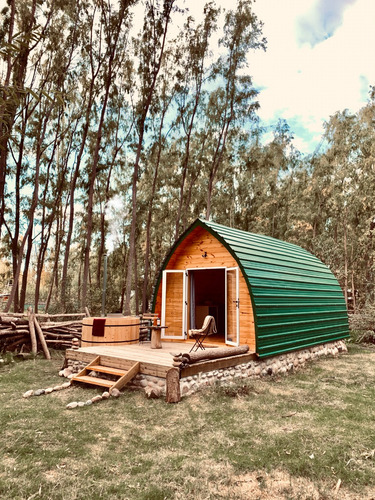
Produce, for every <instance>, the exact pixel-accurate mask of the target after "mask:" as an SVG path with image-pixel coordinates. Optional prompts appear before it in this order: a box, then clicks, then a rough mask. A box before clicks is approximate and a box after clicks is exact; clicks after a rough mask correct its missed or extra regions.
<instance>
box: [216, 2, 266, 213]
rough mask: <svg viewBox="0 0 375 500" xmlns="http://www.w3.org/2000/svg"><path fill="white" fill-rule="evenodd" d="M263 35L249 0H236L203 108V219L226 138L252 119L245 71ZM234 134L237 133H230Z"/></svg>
mask: <svg viewBox="0 0 375 500" xmlns="http://www.w3.org/2000/svg"><path fill="white" fill-rule="evenodd" d="M265 44H266V41H265V39H264V38H262V23H261V22H260V21H259V20H258V18H257V16H256V15H255V13H254V12H253V10H252V5H251V2H250V1H249V0H238V3H237V8H236V10H235V11H232V10H230V11H228V12H227V13H226V16H225V23H224V36H223V37H222V38H221V39H220V42H219V46H221V47H223V49H224V51H225V52H224V54H223V55H222V56H220V58H219V61H218V62H217V64H216V74H217V80H218V82H219V86H218V87H217V88H216V89H214V90H213V91H212V92H211V93H210V97H209V100H208V104H207V108H206V130H208V131H209V133H210V135H211V137H212V138H213V140H212V144H211V147H210V149H211V152H210V155H211V159H210V164H209V168H208V172H207V175H208V185H207V202H206V219H207V220H208V219H209V218H210V214H211V202H212V194H213V189H214V186H215V182H216V179H217V176H218V172H219V169H220V167H221V165H222V162H223V159H224V156H225V153H226V143H227V140H228V139H230V138H231V132H232V129H233V128H234V126H235V125H236V124H242V123H244V122H247V124H249V123H251V122H252V121H254V120H255V118H256V116H255V111H256V109H257V108H258V103H257V101H256V100H255V98H256V96H257V93H258V92H257V91H256V90H255V88H254V86H253V83H252V78H251V76H250V75H248V74H245V69H246V68H247V67H248V57H249V53H250V51H252V50H255V49H260V48H262V49H265ZM232 135H233V137H235V136H236V135H237V134H236V133H235V131H234V133H233V134H232Z"/></svg>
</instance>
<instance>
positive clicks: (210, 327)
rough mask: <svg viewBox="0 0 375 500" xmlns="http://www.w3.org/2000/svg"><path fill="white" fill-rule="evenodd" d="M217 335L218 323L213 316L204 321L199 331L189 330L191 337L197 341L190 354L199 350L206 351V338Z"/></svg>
mask: <svg viewBox="0 0 375 500" xmlns="http://www.w3.org/2000/svg"><path fill="white" fill-rule="evenodd" d="M214 333H216V323H215V318H214V317H213V316H206V317H205V318H204V321H203V325H202V328H199V329H197V330H189V336H190V337H192V338H193V339H194V340H195V343H194V345H193V347H192V348H191V349H190V351H189V352H192V351H194V349H195V350H196V351H197V350H198V349H205V347H204V345H203V342H204V340H205V338H206V337H208V336H209V335H212V334H214Z"/></svg>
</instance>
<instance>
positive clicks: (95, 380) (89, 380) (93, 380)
mask: <svg viewBox="0 0 375 500" xmlns="http://www.w3.org/2000/svg"><path fill="white" fill-rule="evenodd" d="M72 380H73V382H82V383H83V384H92V385H100V386H102V387H112V386H113V385H114V382H113V380H105V379H104V378H99V377H90V376H88V375H81V376H80V377H73V379H72Z"/></svg>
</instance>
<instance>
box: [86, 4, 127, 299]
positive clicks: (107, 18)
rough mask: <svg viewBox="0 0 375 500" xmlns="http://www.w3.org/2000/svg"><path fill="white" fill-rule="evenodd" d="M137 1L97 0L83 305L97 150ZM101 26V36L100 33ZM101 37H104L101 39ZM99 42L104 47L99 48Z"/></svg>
mask: <svg viewBox="0 0 375 500" xmlns="http://www.w3.org/2000/svg"><path fill="white" fill-rule="evenodd" d="M135 3H136V0H121V2H120V5H119V8H118V11H117V12H116V11H115V10H114V6H113V5H112V2H111V1H110V0H109V1H108V3H105V2H104V1H101V2H100V8H101V11H100V28H99V39H98V44H99V47H98V52H97V54H96V56H97V61H98V62H97V69H99V68H100V66H102V68H103V69H102V74H101V78H102V81H103V91H102V95H101V110H100V116H99V121H98V124H97V129H96V132H95V146H94V151H93V158H92V161H91V162H90V164H89V165H88V167H89V179H88V198H87V223H86V244H85V249H84V267H83V277H82V295H81V304H82V308H84V307H85V306H86V305H87V290H88V276H89V267H90V249H91V239H92V227H93V226H92V225H93V206H94V184H95V180H96V176H97V167H98V162H99V152H100V147H101V142H102V132H103V127H104V120H105V116H106V112H107V105H108V99H109V95H110V90H111V88H112V86H113V85H114V79H115V75H116V71H117V70H118V69H119V67H120V66H121V65H122V64H123V63H124V57H126V52H127V44H128V37H129V27H130V20H131V11H130V9H131V7H132V6H133V5H134V4H135ZM101 29H103V35H102V34H101ZM102 36H103V40H102ZM102 44H104V45H105V49H102ZM93 57H94V54H93V52H91V51H90V60H91V66H92V65H93Z"/></svg>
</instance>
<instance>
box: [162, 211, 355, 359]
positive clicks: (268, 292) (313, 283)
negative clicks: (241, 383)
mask: <svg viewBox="0 0 375 500" xmlns="http://www.w3.org/2000/svg"><path fill="white" fill-rule="evenodd" d="M198 226H200V227H203V228H205V229H206V230H207V231H209V232H210V233H211V234H212V235H213V236H215V237H216V238H217V239H218V240H219V241H221V243H223V245H224V246H225V247H226V248H227V249H228V251H229V252H230V253H231V254H232V256H233V257H234V258H235V260H236V261H237V262H238V265H239V267H240V269H241V270H242V273H243V276H244V277H245V279H246V281H247V285H248V289H249V292H250V296H251V300H252V305H253V312H254V319H255V335H256V352H257V353H258V355H259V356H261V357H263V356H270V355H274V354H279V353H283V352H287V351H292V350H296V349H303V348H305V347H310V346H313V345H317V344H322V343H325V342H332V341H335V340H339V339H343V338H346V337H348V336H349V326H348V315H347V310H346V304H345V299H344V296H343V293H342V290H341V288H340V285H339V283H338V281H337V279H336V278H335V277H334V275H333V274H332V272H331V271H330V270H329V268H328V267H327V266H326V265H325V264H323V262H321V261H320V260H319V259H318V258H317V257H315V256H314V255H312V254H311V253H309V252H308V251H307V250H304V249H303V248H301V247H299V246H297V245H294V244H292V243H287V242H284V241H280V240H277V239H275V238H271V237H269V236H264V235H260V234H253V233H248V232H246V231H241V230H238V229H232V228H229V227H226V226H222V225H220V224H216V223H214V222H209V221H203V220H200V219H197V220H196V221H195V222H194V223H193V224H192V225H191V226H190V228H189V229H188V230H187V231H186V232H185V233H184V234H183V235H182V236H181V238H180V239H179V240H178V241H177V242H176V244H175V245H174V247H173V249H172V251H171V252H170V254H169V256H168V257H167V259H166V261H165V264H164V266H163V268H165V266H166V264H167V262H168V261H169V258H170V257H171V255H172V254H173V252H174V250H175V249H176V248H177V246H178V245H179V244H180V243H181V241H182V240H184V239H185V238H186V236H187V235H188V234H190V233H191V231H193V230H194V229H195V228H196V227H198Z"/></svg>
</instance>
